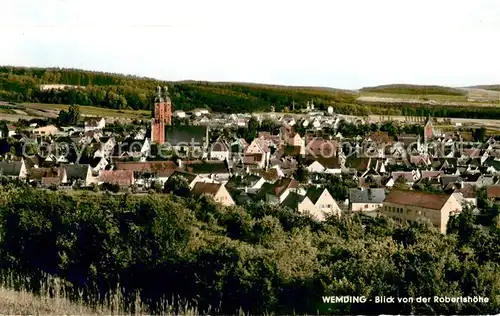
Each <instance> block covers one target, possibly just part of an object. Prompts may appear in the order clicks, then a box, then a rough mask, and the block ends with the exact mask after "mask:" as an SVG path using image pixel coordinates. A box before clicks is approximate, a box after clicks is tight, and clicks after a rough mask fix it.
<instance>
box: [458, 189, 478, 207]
mask: <svg viewBox="0 0 500 316" xmlns="http://www.w3.org/2000/svg"><path fill="white" fill-rule="evenodd" d="M453 194H454V195H455V198H456V199H457V201H458V202H460V204H462V205H463V204H464V203H467V204H468V205H473V206H477V194H476V190H475V188H474V187H473V186H472V185H464V186H462V187H461V188H457V189H456V190H455V192H454V193H453Z"/></svg>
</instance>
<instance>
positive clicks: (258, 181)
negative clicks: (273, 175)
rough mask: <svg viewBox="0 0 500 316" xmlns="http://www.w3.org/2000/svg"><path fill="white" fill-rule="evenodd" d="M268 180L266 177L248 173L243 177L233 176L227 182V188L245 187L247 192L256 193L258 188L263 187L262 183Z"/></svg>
mask: <svg viewBox="0 0 500 316" xmlns="http://www.w3.org/2000/svg"><path fill="white" fill-rule="evenodd" d="M266 182H267V181H266V179H265V178H264V177H260V176H257V175H253V174H248V175H245V176H243V177H241V176H235V177H232V178H231V179H229V181H228V182H227V183H226V188H228V189H230V188H231V189H237V188H243V190H244V191H245V192H252V193H255V192H257V191H258V190H260V188H262V185H263V184H264V183H266Z"/></svg>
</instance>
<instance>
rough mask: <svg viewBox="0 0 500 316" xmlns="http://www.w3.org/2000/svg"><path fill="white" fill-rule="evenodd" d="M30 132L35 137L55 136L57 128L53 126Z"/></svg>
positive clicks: (57, 131)
mask: <svg viewBox="0 0 500 316" xmlns="http://www.w3.org/2000/svg"><path fill="white" fill-rule="evenodd" d="M32 132H33V134H35V135H55V134H58V133H59V128H57V127H56V126H55V125H47V126H43V127H39V128H35V129H33V131H32Z"/></svg>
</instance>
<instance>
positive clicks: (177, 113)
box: [172, 110, 186, 119]
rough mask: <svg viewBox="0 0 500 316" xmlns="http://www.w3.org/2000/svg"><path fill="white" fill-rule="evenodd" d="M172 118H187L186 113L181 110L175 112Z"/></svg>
mask: <svg viewBox="0 0 500 316" xmlns="http://www.w3.org/2000/svg"><path fill="white" fill-rule="evenodd" d="M172 116H173V117H178V118H181V119H182V118H185V117H186V112H184V111H181V110H177V111H174V113H172Z"/></svg>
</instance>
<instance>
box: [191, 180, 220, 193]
mask: <svg viewBox="0 0 500 316" xmlns="http://www.w3.org/2000/svg"><path fill="white" fill-rule="evenodd" d="M221 186H222V184H220V183H205V182H198V183H196V184H195V186H194V187H193V190H192V191H191V192H192V193H193V194H194V195H202V194H208V195H212V196H214V195H215V194H217V192H219V189H220V187H221Z"/></svg>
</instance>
